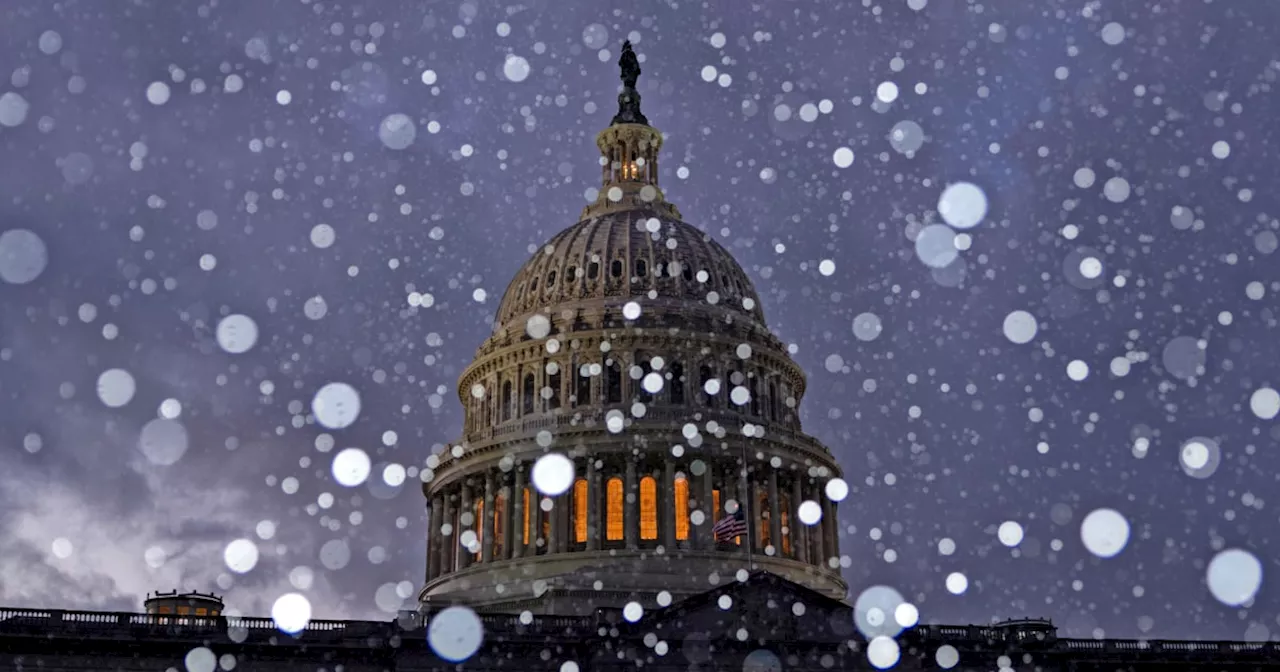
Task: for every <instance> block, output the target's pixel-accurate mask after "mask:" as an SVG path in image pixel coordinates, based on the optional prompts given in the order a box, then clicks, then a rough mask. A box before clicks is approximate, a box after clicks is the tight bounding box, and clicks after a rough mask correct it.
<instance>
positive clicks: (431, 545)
mask: <svg viewBox="0 0 1280 672" xmlns="http://www.w3.org/2000/svg"><path fill="white" fill-rule="evenodd" d="M425 513H426V519H427V562H426V566H425V567H423V572H424V573H425V575H424V576H423V579H422V580H423V582H424V583H426V582H429V581H431V551H432V549H434V548H435V543H433V542H434V539H432V537H434V536H435V533H434V532H432V531H431V515H432V514H433V513H435V510H434V509H432V508H431V500H427V502H426V511H425Z"/></svg>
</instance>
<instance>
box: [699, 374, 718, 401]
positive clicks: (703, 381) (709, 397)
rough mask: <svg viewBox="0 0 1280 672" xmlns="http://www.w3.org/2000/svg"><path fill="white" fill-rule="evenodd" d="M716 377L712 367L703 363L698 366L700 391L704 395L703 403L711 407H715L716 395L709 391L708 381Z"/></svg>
mask: <svg viewBox="0 0 1280 672" xmlns="http://www.w3.org/2000/svg"><path fill="white" fill-rule="evenodd" d="M713 378H715V374H714V373H713V372H712V371H711V367H709V366H707V365H706V364H703V365H702V366H699V367H698V393H699V394H701V395H702V405H704V406H707V407H709V408H715V407H716V406H717V405H718V404H716V395H713V394H709V393H708V392H707V381H710V380H711V379H713Z"/></svg>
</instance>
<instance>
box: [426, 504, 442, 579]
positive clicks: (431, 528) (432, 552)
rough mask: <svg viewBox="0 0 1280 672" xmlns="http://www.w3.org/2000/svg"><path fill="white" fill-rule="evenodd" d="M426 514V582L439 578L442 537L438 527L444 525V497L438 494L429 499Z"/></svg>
mask: <svg viewBox="0 0 1280 672" xmlns="http://www.w3.org/2000/svg"><path fill="white" fill-rule="evenodd" d="M428 511H429V513H428V514H427V580H428V581H430V580H432V579H434V578H436V577H437V576H440V556H441V553H440V547H441V546H442V545H443V544H442V543H441V540H442V537H441V536H440V527H441V526H442V525H444V497H441V496H440V494H439V493H436V496H435V497H433V498H431V507H430V508H429V509H428Z"/></svg>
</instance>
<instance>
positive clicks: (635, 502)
mask: <svg viewBox="0 0 1280 672" xmlns="http://www.w3.org/2000/svg"><path fill="white" fill-rule="evenodd" d="M625 459H626V461H627V472H626V481H625V482H624V483H623V485H624V487H625V491H624V492H623V494H622V512H623V513H622V524H623V532H622V538H623V539H624V540H626V545H627V548H629V549H632V550H634V549H636V548H639V539H640V527H639V522H640V521H639V520H638V516H637V515H636V514H637V513H639V507H640V492H639V489H638V487H637V485H638V484H637V482H636V461H635V458H634V457H632V456H631V455H627V456H626V458H625Z"/></svg>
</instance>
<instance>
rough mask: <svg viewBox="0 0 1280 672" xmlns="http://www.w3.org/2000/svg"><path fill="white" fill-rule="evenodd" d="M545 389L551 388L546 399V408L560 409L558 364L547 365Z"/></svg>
mask: <svg viewBox="0 0 1280 672" xmlns="http://www.w3.org/2000/svg"><path fill="white" fill-rule="evenodd" d="M547 387H549V388H551V396H550V397H548V398H547V408H550V409H552V410H555V409H557V408H560V364H559V363H558V362H551V363H549V364H547Z"/></svg>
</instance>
